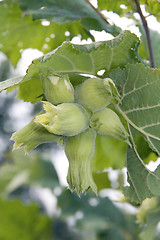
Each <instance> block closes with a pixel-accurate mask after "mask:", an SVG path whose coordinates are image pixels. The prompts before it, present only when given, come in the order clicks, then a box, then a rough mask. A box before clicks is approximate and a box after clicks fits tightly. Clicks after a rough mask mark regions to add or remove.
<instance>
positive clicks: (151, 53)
mask: <svg viewBox="0 0 160 240" xmlns="http://www.w3.org/2000/svg"><path fill="white" fill-rule="evenodd" d="M134 1H135V4H136V6H137V12H138V13H139V15H140V18H141V21H142V24H143V27H144V30H145V33H146V38H147V44H148V50H149V55H150V61H151V67H152V68H155V67H156V65H155V60H154V54H153V49H152V44H151V38H150V33H149V28H148V24H147V21H146V19H145V17H144V16H143V13H142V10H141V7H140V4H139V1H138V0H134Z"/></svg>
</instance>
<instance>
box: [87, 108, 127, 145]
mask: <svg viewBox="0 0 160 240" xmlns="http://www.w3.org/2000/svg"><path fill="white" fill-rule="evenodd" d="M90 126H91V127H92V128H93V129H95V130H96V131H97V134H99V135H101V136H111V137H114V138H116V139H118V140H121V141H125V142H127V143H128V144H129V140H128V137H129V134H128V133H127V131H126V129H125V128H124V126H123V124H122V123H121V121H120V119H119V117H118V115H117V114H116V113H115V112H114V111H112V110H111V109H109V108H104V109H102V110H99V111H97V112H94V113H93V115H92V117H91V121H90Z"/></svg>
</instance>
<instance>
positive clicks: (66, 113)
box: [35, 102, 89, 136]
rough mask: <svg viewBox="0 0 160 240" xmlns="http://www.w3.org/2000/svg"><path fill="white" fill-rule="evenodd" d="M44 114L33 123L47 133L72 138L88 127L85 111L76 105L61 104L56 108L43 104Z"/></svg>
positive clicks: (49, 104)
mask: <svg viewBox="0 0 160 240" xmlns="http://www.w3.org/2000/svg"><path fill="white" fill-rule="evenodd" d="M44 110H45V113H44V114H41V115H39V116H37V117H36V119H35V121H36V122H37V123H38V124H40V125H42V126H43V127H45V128H46V129H47V130H48V131H49V132H51V133H53V134H57V135H62V136H74V135H76V134H79V133H80V132H82V131H84V130H86V129H87V128H88V127H89V115H88V113H87V111H86V110H85V109H84V108H83V107H82V106H81V105H79V104H76V103H62V104H59V105H57V106H54V105H52V104H51V103H49V102H44Z"/></svg>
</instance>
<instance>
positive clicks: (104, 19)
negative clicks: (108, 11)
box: [86, 0, 110, 24]
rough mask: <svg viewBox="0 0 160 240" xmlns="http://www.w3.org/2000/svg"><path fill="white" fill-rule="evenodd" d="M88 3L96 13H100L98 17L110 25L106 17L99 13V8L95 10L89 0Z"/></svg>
mask: <svg viewBox="0 0 160 240" xmlns="http://www.w3.org/2000/svg"><path fill="white" fill-rule="evenodd" d="M86 2H87V3H88V4H89V5H90V6H91V7H92V8H93V9H94V11H96V12H97V13H98V15H99V16H100V17H101V18H102V19H103V21H104V22H105V23H107V24H110V23H109V22H108V21H107V19H106V18H105V17H104V15H103V14H102V13H101V11H99V10H98V9H97V8H95V7H94V6H93V5H92V3H90V1H89V0H86Z"/></svg>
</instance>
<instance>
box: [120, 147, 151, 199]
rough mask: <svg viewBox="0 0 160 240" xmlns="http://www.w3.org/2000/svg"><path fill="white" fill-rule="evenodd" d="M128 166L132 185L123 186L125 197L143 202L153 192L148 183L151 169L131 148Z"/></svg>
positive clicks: (129, 181) (129, 180) (128, 155)
mask: <svg viewBox="0 0 160 240" xmlns="http://www.w3.org/2000/svg"><path fill="white" fill-rule="evenodd" d="M126 167H127V174H128V183H129V184H130V186H127V187H125V188H123V193H124V195H125V197H127V198H129V199H130V200H131V201H132V202H136V203H141V202H142V201H143V200H144V199H145V198H150V197H152V196H153V194H152V193H151V191H150V189H149V187H148V185H147V176H148V174H149V170H148V169H147V168H146V167H145V165H144V164H143V162H142V160H141V159H140V157H139V156H138V154H136V153H135V152H134V150H133V149H130V148H128V151H127V162H126Z"/></svg>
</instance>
